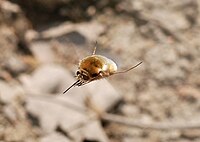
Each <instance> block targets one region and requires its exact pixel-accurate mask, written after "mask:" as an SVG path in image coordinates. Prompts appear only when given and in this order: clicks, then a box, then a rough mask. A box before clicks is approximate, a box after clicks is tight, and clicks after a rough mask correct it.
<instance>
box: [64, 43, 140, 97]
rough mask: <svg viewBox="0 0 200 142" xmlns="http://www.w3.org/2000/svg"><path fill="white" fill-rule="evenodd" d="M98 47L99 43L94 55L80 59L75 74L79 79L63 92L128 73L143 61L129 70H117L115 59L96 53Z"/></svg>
mask: <svg viewBox="0 0 200 142" xmlns="http://www.w3.org/2000/svg"><path fill="white" fill-rule="evenodd" d="M96 47H97V43H96V45H95V47H94V51H93V53H92V55H90V56H87V57H85V58H83V59H82V60H80V62H79V66H78V70H77V71H76V75H75V77H76V79H77V81H76V82H74V83H73V84H72V85H71V86H70V87H68V88H67V89H66V90H65V91H64V92H63V94H65V93H66V92H67V91H69V90H70V89H71V88H72V87H75V86H83V85H85V84H87V83H89V82H92V81H94V80H99V79H103V78H106V77H109V76H111V75H115V74H120V73H126V72H128V71H130V70H132V69H134V68H136V67H137V66H139V65H140V64H141V63H142V62H139V63H138V64H136V65H135V66H133V67H131V68H129V69H127V70H123V71H117V65H116V63H115V62H114V61H112V60H111V59H109V58H107V57H105V56H102V55H96V54H95V52H96Z"/></svg>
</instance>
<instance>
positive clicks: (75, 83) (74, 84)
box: [63, 80, 80, 94]
mask: <svg viewBox="0 0 200 142" xmlns="http://www.w3.org/2000/svg"><path fill="white" fill-rule="evenodd" d="M79 82H80V80H77V81H76V82H74V83H73V84H72V85H71V86H70V87H68V88H67V89H66V90H65V91H64V92H63V94H65V93H66V92H67V91H69V89H71V88H72V87H74V86H76V85H77V84H78V83H79Z"/></svg>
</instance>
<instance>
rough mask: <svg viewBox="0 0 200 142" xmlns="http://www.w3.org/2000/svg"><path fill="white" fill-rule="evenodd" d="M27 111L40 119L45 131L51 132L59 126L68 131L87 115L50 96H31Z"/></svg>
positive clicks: (84, 119)
mask: <svg viewBox="0 0 200 142" xmlns="http://www.w3.org/2000/svg"><path fill="white" fill-rule="evenodd" d="M26 108H27V111H28V112H29V113H30V114H31V115H33V116H34V117H36V118H37V119H38V120H39V124H40V125H41V128H42V129H43V131H44V132H46V133H50V132H53V131H55V130H56V128H57V127H58V126H60V127H62V128H63V129H64V130H66V132H68V130H69V129H70V128H71V127H74V126H75V125H77V124H79V123H81V122H83V121H86V119H87V117H88V116H87V115H86V114H83V112H82V113H81V112H79V111H77V110H73V108H68V107H67V106H66V105H64V103H61V102H60V101H56V100H54V99H52V100H49V99H48V98H46V99H45V98H34V97H30V98H28V100H27V104H26Z"/></svg>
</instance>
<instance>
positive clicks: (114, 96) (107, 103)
mask: <svg viewBox="0 0 200 142" xmlns="http://www.w3.org/2000/svg"><path fill="white" fill-rule="evenodd" d="M87 87H88V90H89V91H90V92H91V94H92V95H91V96H90V101H91V102H92V104H94V105H93V106H94V107H97V109H99V111H108V110H110V109H113V107H114V106H115V105H116V104H117V103H118V102H119V101H120V100H121V99H122V95H121V94H120V93H118V92H117V91H116V90H115V89H114V88H113V86H112V85H111V84H110V83H109V82H108V81H107V80H105V79H102V80H98V81H94V82H92V83H90V84H88V85H87Z"/></svg>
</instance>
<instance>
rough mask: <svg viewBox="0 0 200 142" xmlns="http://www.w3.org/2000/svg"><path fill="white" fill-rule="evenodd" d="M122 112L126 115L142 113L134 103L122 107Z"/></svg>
mask: <svg viewBox="0 0 200 142" xmlns="http://www.w3.org/2000/svg"><path fill="white" fill-rule="evenodd" d="M121 112H122V113H123V114H124V115H126V116H132V117H134V116H138V114H139V113H140V110H139V108H138V106H135V105H132V104H125V105H123V106H122V107H121Z"/></svg>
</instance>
